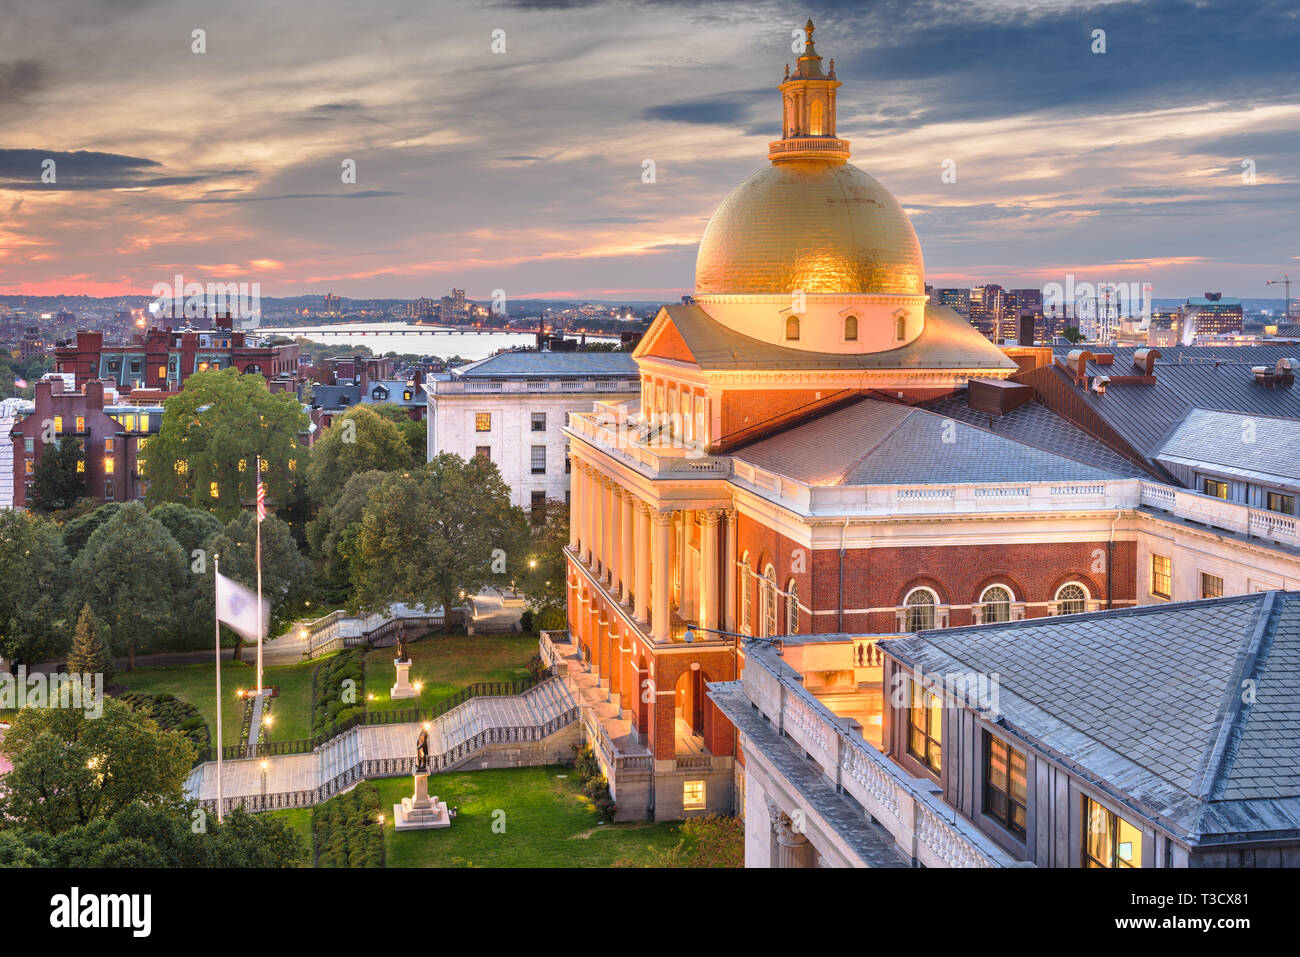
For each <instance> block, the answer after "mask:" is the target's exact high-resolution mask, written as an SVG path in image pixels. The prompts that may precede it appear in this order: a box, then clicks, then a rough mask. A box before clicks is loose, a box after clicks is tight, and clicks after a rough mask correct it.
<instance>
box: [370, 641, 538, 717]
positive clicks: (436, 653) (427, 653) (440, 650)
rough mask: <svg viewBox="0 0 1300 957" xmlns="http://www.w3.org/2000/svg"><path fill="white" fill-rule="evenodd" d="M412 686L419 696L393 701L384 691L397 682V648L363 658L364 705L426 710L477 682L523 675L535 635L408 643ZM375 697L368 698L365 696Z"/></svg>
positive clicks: (379, 650)
mask: <svg viewBox="0 0 1300 957" xmlns="http://www.w3.org/2000/svg"><path fill="white" fill-rule="evenodd" d="M408 648H409V650H410V653H411V662H412V664H411V683H412V684H414V683H415V682H417V681H418V682H421V683H422V688H421V691H420V696H419V697H418V698H408V699H407V700H405V701H401V700H399V701H394V700H392V699H391V698H390V697H389V696H388V692H389V689H390V688H392V686H393V682H394V681H396V680H397V675H396V672H395V670H394V669H393V659H394V658H395V657H397V649H396V648H377V649H375V650H374V651H371V652H368V653H367V654H366V697H367V698H368V699H369V700H368V701H367V702H366V707H367V709H368V710H371V711H384V710H388V709H392V708H412V707H415V706H417V705H418V706H420V707H422V708H427V707H428V706H430V705H432V704H436V703H437V702H439V701H441V700H442V699H443V698H446V697H447V696H449V695H452V694H455V693H456V692H457V691H459V690H460V689H461V688H463V687H465V686H466V685H471V684H474V683H475V682H477V681H514V680H518V679H521V678H527V677H528V662H529V660H530V659H531V658H532V657H533V655H535V654H537V637H536V636H535V635H478V636H475V637H469V636H466V635H445V636H444V635H438V634H433V635H429V636H428V637H427V638H421V639H419V640H418V641H413V642H411V643H410V644H409V645H408ZM371 695H374V697H373V698H370V696H371Z"/></svg>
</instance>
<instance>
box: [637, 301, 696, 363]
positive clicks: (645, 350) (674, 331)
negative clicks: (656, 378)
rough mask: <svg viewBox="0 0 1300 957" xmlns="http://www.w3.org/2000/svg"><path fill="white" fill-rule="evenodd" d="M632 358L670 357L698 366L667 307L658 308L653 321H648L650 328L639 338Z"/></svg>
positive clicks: (675, 360)
mask: <svg viewBox="0 0 1300 957" xmlns="http://www.w3.org/2000/svg"><path fill="white" fill-rule="evenodd" d="M632 358H633V359H652V358H653V359H670V360H672V361H674V362H684V363H687V364H689V365H693V366H696V367H698V366H699V362H698V361H697V360H696V358H695V355H694V353H692V352H691V349H690V347H689V346H687V344H686V340H685V339H684V338H683V337H682V334H681V332H680V331H679V330H678V328H677V324H676V323H675V322H674V321H673V316H672V311H671V310H670V309H669V308H668V307H664V308H661V309H660V310H659V313H658V315H656V316H655V318H654V321H653V322H652V323H650V328H649V329H647V330H646V334H645V335H644V336H643V337H642V338H641V342H640V344H639V345H637V347H636V349H635V350H634V351H633V353H632Z"/></svg>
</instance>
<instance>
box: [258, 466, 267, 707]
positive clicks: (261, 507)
mask: <svg viewBox="0 0 1300 957" xmlns="http://www.w3.org/2000/svg"><path fill="white" fill-rule="evenodd" d="M262 495H263V493H262V456H260V455H259V456H258V457H257V693H258V694H259V695H260V694H261V693H262V514H263V511H264V510H265V507H266V506H265V505H264V504H263V503H264V501H265V500H264V499H263V498H262ZM263 707H265V705H263Z"/></svg>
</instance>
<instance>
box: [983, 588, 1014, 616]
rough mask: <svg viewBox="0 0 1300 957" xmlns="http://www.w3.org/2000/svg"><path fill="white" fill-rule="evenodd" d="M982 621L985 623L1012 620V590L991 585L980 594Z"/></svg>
mask: <svg viewBox="0 0 1300 957" xmlns="http://www.w3.org/2000/svg"><path fill="white" fill-rule="evenodd" d="M980 612H981V615H980V621H981V622H983V623H984V624H986V625H987V624H989V623H991V622H998V621H1010V620H1011V590H1010V589H1008V588H1005V587H1003V586H1002V585H990V586H989V587H988V588H986V589H984V592H983V594H981V595H980Z"/></svg>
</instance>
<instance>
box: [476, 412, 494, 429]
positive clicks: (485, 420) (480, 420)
mask: <svg viewBox="0 0 1300 957" xmlns="http://www.w3.org/2000/svg"><path fill="white" fill-rule="evenodd" d="M474 431H475V432H491V431H492V413H491V412H475V413H474Z"/></svg>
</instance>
